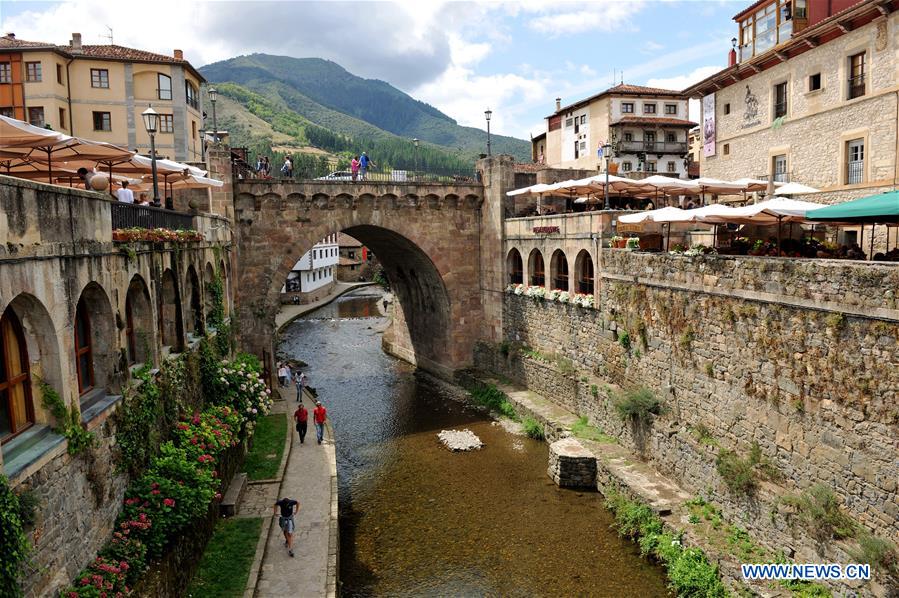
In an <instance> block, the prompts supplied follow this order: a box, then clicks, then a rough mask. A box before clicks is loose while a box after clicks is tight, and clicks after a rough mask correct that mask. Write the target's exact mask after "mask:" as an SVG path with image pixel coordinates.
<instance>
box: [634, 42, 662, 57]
mask: <svg viewBox="0 0 899 598" xmlns="http://www.w3.org/2000/svg"><path fill="white" fill-rule="evenodd" d="M664 49H665V46H663V45H662V44H659V43H656V42H654V41H652V40H649V41H648V42H646V43H645V44H643V48H642V49H641V50H640V53H641V54H655V53H656V52H658V51H659V50H664Z"/></svg>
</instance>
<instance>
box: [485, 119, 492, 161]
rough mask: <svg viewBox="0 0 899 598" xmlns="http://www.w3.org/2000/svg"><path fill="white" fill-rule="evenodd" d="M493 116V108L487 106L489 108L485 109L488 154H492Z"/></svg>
mask: <svg viewBox="0 0 899 598" xmlns="http://www.w3.org/2000/svg"><path fill="white" fill-rule="evenodd" d="M491 116H493V110H491V109H490V108H487V110H485V111H484V118H486V119H487V155H488V156H489V155H491V154H490V117H491Z"/></svg>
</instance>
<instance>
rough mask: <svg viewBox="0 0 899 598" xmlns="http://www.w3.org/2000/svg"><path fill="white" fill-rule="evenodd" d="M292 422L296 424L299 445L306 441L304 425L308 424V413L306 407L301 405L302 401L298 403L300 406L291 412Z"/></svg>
mask: <svg viewBox="0 0 899 598" xmlns="http://www.w3.org/2000/svg"><path fill="white" fill-rule="evenodd" d="M293 420H294V421H295V422H296V427H297V433H298V434H299V435H300V444H303V441H304V440H306V425H307V423H308V422H309V411H307V410H306V406H305V405H303V402H302V401H300V406H299V407H297V410H296V411H294V412H293Z"/></svg>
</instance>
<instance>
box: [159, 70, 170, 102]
mask: <svg viewBox="0 0 899 598" xmlns="http://www.w3.org/2000/svg"><path fill="white" fill-rule="evenodd" d="M157 79H158V80H159V87H158V88H157V90H156V92H157V97H158V98H159V99H160V100H171V99H172V78H171V77H169V76H168V75H163V74H162V73H159V74H158V76H157Z"/></svg>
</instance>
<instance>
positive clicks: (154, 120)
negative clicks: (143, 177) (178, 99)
mask: <svg viewBox="0 0 899 598" xmlns="http://www.w3.org/2000/svg"><path fill="white" fill-rule="evenodd" d="M141 118H143V119H144V128H145V129H147V133H149V134H150V168H151V170H152V172H153V206H154V207H157V208H158V207H159V181H158V180H157V179H156V131H158V130H159V113H158V112H156V111H155V110H153V106H150V107H149V108H147V109H146V110H144V111H143V112H142V113H141Z"/></svg>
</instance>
